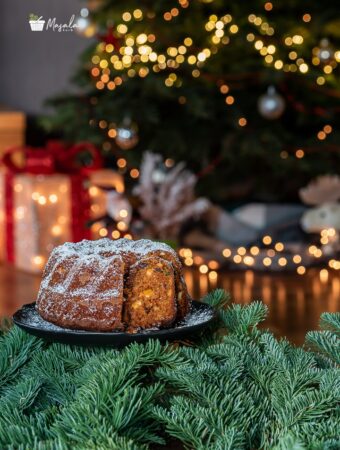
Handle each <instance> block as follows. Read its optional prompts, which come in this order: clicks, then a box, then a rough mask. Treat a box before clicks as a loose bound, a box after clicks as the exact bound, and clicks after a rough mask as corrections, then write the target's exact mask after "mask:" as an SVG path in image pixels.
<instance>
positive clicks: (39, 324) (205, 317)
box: [19, 305, 214, 335]
mask: <svg viewBox="0 0 340 450" xmlns="http://www.w3.org/2000/svg"><path fill="white" fill-rule="evenodd" d="M213 317H214V311H213V309H212V308H209V307H204V308H202V306H200V307H199V308H197V306H195V307H193V308H192V310H191V312H190V313H189V314H188V315H187V317H186V318H185V319H183V320H182V321H181V322H179V323H177V324H174V325H173V326H172V327H171V328H170V329H171V330H174V329H181V328H188V327H191V326H195V325H201V324H204V323H206V322H209V321H210V320H211V319H212V318H213ZM19 321H20V324H22V325H26V326H28V327H30V328H32V327H33V328H36V329H39V330H41V331H46V332H60V333H68V332H72V333H75V332H76V333H77V334H78V333H80V334H84V333H89V332H88V331H84V330H72V329H69V328H62V327H59V326H57V325H54V324H53V323H51V322H47V321H46V320H44V319H43V318H42V317H41V316H40V315H39V313H38V311H37V310H36V308H35V306H34V305H26V306H24V307H23V308H22V309H21V310H20V319H19ZM157 331H159V328H157V327H153V328H149V329H147V330H141V331H140V332H139V334H143V335H147V334H150V335H152V334H153V333H156V332H157ZM164 331H165V330H164ZM110 333H119V331H115V330H112V331H111V332H110Z"/></svg>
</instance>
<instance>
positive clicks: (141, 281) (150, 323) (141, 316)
mask: <svg viewBox="0 0 340 450" xmlns="http://www.w3.org/2000/svg"><path fill="white" fill-rule="evenodd" d="M125 293H126V298H125V305H124V321H125V323H127V324H128V326H129V331H134V330H138V329H139V328H142V329H144V328H153V327H157V328H161V327H167V326H170V325H171V324H172V323H173V322H174V321H175V319H176V313H177V305H176V300H175V282H174V269H173V266H172V264H171V263H169V262H168V261H166V260H164V259H162V258H159V257H155V256H153V257H146V258H143V259H142V260H141V261H139V262H137V263H136V264H135V265H134V266H133V267H131V269H130V273H129V277H128V280H127V287H126V290H125Z"/></svg>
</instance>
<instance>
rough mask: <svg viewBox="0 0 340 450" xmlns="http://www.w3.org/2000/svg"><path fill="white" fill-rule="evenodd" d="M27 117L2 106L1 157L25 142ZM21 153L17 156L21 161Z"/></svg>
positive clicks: (0, 127)
mask: <svg viewBox="0 0 340 450" xmlns="http://www.w3.org/2000/svg"><path fill="white" fill-rule="evenodd" d="M25 129H26V116H25V114H24V113H23V112H20V111H13V110H9V109H8V108H6V107H4V106H1V105H0V157H1V156H2V155H3V154H4V152H5V150H7V149H8V148H10V147H14V146H20V145H23V144H24V142H25ZM21 157H22V154H21V153H18V154H17V155H16V158H18V160H20V158H21Z"/></svg>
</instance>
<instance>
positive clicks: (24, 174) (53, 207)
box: [0, 142, 124, 272]
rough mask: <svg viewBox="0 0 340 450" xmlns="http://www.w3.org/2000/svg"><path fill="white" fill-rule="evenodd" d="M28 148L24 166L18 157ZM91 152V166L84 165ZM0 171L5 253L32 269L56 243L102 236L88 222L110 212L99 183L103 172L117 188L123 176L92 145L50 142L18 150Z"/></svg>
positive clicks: (0, 244) (0, 219)
mask: <svg viewBox="0 0 340 450" xmlns="http://www.w3.org/2000/svg"><path fill="white" fill-rule="evenodd" d="M18 152H25V160H26V163H25V165H24V166H23V167H20V166H19V165H17V163H16V159H15V155H16V154H17V153H18ZM84 154H85V155H87V156H88V155H89V154H90V155H91V162H90V164H88V165H86V166H84V165H83V164H81V163H80V161H79V160H80V158H81V157H82V156H83V155H84ZM2 162H3V165H4V167H3V168H2V170H1V173H0V228H1V233H0V236H1V237H0V249H1V250H0V251H1V252H2V254H1V255H0V256H1V257H2V259H3V260H5V261H8V262H9V263H13V264H15V266H16V267H18V268H20V269H24V270H28V271H31V272H40V271H41V269H42V267H43V266H44V264H45V262H46V259H47V257H48V255H49V253H50V252H51V250H52V249H53V247H55V246H56V245H60V244H62V243H64V242H66V241H73V242H77V241H79V240H82V239H91V238H96V237H98V236H97V235H96V234H98V230H96V229H94V230H91V228H89V226H88V223H89V221H90V220H91V219H93V218H94V217H95V216H97V215H98V216H100V215H103V214H104V213H105V211H106V202H107V200H106V194H105V191H103V190H101V189H99V188H98V187H96V185H95V182H96V180H98V179H100V173H101V172H102V171H103V174H104V175H105V177H106V178H107V179H110V183H111V186H115V187H116V189H117V192H122V191H123V190H124V183H123V179H122V177H121V175H119V174H117V173H116V172H114V171H107V170H105V171H104V170H103V169H102V159H101V157H100V154H99V151H98V150H97V149H96V147H94V146H93V145H92V144H90V143H81V144H77V145H75V146H72V147H66V146H64V145H63V144H61V143H60V142H49V143H48V145H47V147H46V149H31V148H26V149H12V150H9V151H7V152H6V153H5V155H4V157H3V159H2Z"/></svg>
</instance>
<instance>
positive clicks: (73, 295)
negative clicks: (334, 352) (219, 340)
mask: <svg viewBox="0 0 340 450" xmlns="http://www.w3.org/2000/svg"><path fill="white" fill-rule="evenodd" d="M190 306H191V299H190V296H189V295H188V293H187V289H186V285H185V283H184V280H183V277H182V266H181V263H180V261H179V259H178V256H177V254H176V252H175V251H174V250H173V249H172V248H171V247H169V246H168V245H166V244H163V243H159V242H153V241H150V240H147V239H141V240H137V241H132V240H128V239H119V240H117V241H111V240H109V239H100V240H98V241H87V240H84V241H81V242H78V243H65V244H63V245H61V246H59V247H56V248H55V249H54V250H53V251H52V253H51V255H50V258H49V260H48V262H47V264H46V267H45V269H44V272H43V276H42V282H41V286H40V290H39V294H38V298H37V310H38V312H39V314H40V315H41V316H42V317H43V318H44V319H45V320H47V321H49V322H52V323H55V324H56V325H59V326H61V327H65V328H71V329H83V330H92V331H113V330H117V331H121V330H128V331H137V330H138V329H146V328H154V327H167V326H171V324H173V323H174V322H175V321H176V320H181V319H183V317H184V316H185V315H186V314H187V313H188V312H189V310H190Z"/></svg>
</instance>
